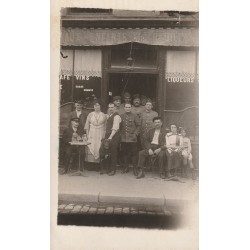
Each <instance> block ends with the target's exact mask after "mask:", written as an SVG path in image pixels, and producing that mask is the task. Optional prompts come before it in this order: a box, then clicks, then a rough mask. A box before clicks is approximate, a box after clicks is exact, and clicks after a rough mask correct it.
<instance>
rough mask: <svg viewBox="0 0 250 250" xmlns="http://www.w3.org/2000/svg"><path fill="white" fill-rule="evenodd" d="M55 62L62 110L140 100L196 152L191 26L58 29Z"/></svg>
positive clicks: (195, 64)
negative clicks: (124, 98)
mask: <svg viewBox="0 0 250 250" xmlns="http://www.w3.org/2000/svg"><path fill="white" fill-rule="evenodd" d="M60 58H61V69H60V102H61V105H62V107H63V106H64V105H66V104H67V103H71V102H73V101H74V100H75V99H83V100H86V98H87V99H88V100H91V97H92V96H93V95H95V96H96V97H97V98H98V99H101V100H102V102H103V103H104V107H105V109H104V110H106V107H107V104H108V102H109V101H111V100H112V97H113V96H116V95H122V94H123V93H125V92H129V93H131V95H133V94H140V95H144V96H146V97H149V98H151V99H152V100H153V101H154V102H155V110H156V111H157V112H158V113H159V114H160V116H161V117H163V119H164V124H165V126H168V125H169V124H170V123H171V122H176V123H177V125H178V126H181V127H186V128H187V129H188V132H189V136H190V138H191V141H192V143H193V147H194V148H195V147H196V145H197V148H198V82H199V78H198V75H199V74H198V72H199V71H198V70H199V69H198V65H199V63H198V58H199V54H198V28H197V27H183V26H180V27H164V28H161V27H160V28H155V27H153V25H152V27H149V26H147V27H141V26H140V27H139V28H138V27H136V26H133V27H127V28H121V27H118V28H117V27H115V28H114V27H112V25H111V26H109V27H107V28H103V27H84V26H82V27H81V26H80V27H79V25H77V26H76V27H74V26H71V27H69V26H62V28H61V57H60ZM86 105H87V106H88V104H86ZM87 108H88V107H87ZM89 108H90V109H91V105H90V106H89ZM197 150H198V149H197ZM197 155H198V154H197ZM196 161H197V160H196Z"/></svg>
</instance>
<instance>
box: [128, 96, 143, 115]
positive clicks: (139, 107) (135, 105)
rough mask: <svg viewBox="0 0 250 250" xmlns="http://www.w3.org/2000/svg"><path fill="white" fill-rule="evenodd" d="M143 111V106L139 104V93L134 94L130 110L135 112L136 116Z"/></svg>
mask: <svg viewBox="0 0 250 250" xmlns="http://www.w3.org/2000/svg"><path fill="white" fill-rule="evenodd" d="M143 111H145V107H144V106H142V105H141V99H140V95H138V94H136V95H134V96H133V106H132V109H131V112H132V113H135V114H137V115H138V117H139V118H141V113H142V112H143Z"/></svg>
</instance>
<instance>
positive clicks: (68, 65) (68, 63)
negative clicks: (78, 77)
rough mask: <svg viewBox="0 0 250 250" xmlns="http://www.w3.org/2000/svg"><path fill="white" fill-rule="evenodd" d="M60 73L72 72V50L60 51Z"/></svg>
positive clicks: (70, 73)
mask: <svg viewBox="0 0 250 250" xmlns="http://www.w3.org/2000/svg"><path fill="white" fill-rule="evenodd" d="M60 67H61V72H60V74H61V75H68V76H72V74H73V50H61V53H60Z"/></svg>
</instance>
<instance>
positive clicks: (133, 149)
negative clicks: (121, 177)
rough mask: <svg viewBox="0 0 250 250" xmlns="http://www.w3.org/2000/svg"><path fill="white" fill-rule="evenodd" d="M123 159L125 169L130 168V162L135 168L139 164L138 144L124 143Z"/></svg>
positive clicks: (122, 145) (122, 149) (122, 148)
mask: <svg viewBox="0 0 250 250" xmlns="http://www.w3.org/2000/svg"><path fill="white" fill-rule="evenodd" d="M121 151H122V159H123V164H124V167H125V169H126V168H128V165H129V161H130V160H131V161H132V165H133V166H134V167H135V166H136V163H137V154H138V149H137V142H122V143H121Z"/></svg>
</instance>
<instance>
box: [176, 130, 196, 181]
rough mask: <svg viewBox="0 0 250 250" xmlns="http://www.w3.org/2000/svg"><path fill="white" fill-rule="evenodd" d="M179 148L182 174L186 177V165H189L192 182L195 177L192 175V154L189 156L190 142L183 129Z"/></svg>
mask: <svg viewBox="0 0 250 250" xmlns="http://www.w3.org/2000/svg"><path fill="white" fill-rule="evenodd" d="M180 147H181V156H182V163H183V168H184V169H183V170H184V173H185V175H187V173H186V169H187V165H189V167H190V168H191V172H192V179H193V180H194V179H195V175H194V166H193V162H192V154H191V151H192V148H191V142H190V139H189V138H188V137H187V136H186V130H185V129H184V128H182V129H181V135H180Z"/></svg>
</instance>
